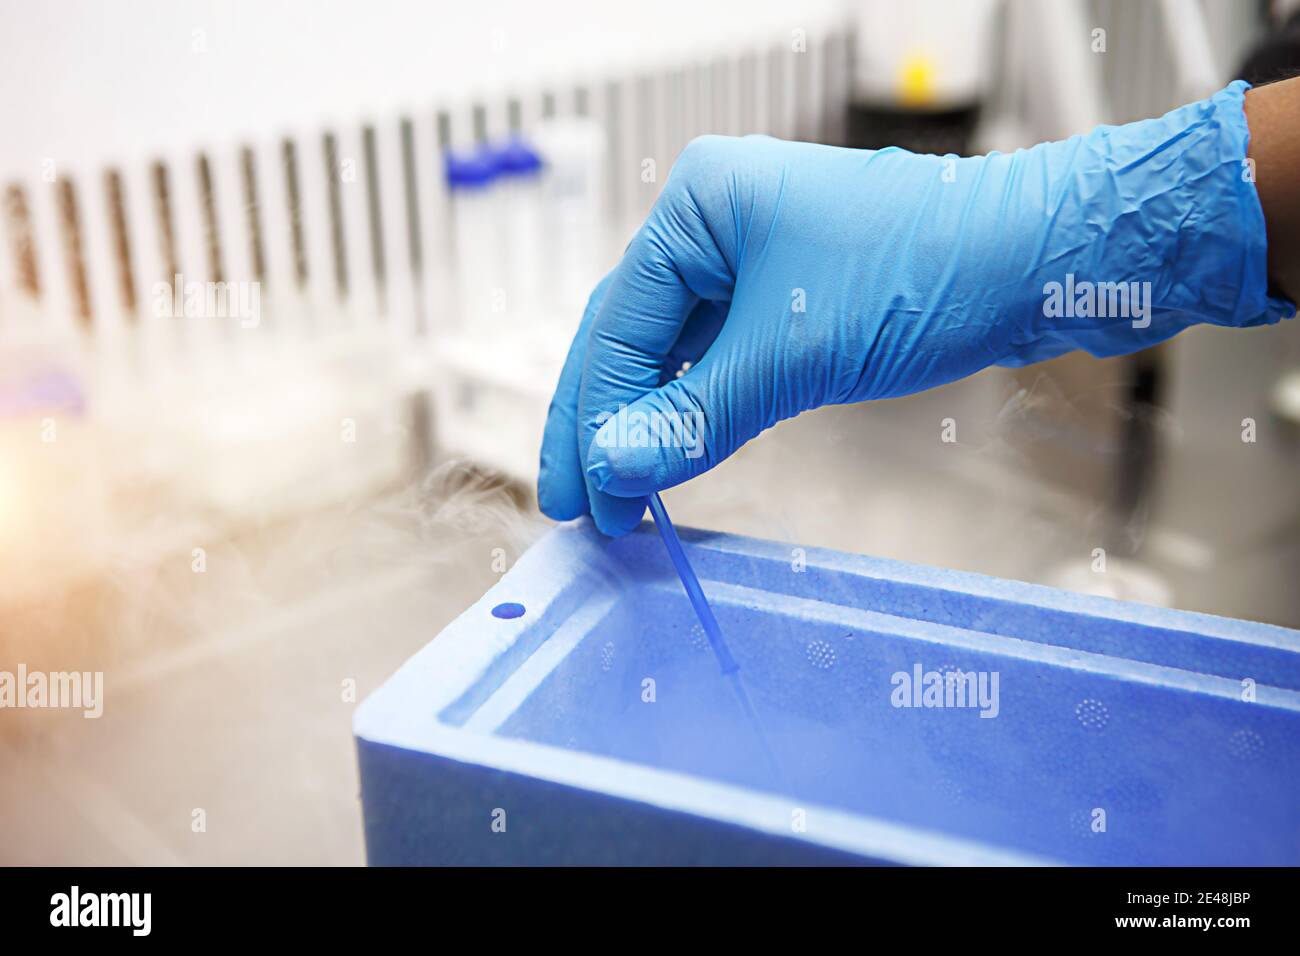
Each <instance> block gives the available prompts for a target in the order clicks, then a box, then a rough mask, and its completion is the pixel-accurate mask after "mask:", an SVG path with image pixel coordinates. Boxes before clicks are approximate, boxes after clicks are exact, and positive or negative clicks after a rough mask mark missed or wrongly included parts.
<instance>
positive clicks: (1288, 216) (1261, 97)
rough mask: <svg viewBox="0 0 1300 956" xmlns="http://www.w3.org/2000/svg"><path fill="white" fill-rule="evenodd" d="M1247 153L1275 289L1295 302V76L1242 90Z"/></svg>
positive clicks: (1298, 198) (1298, 216)
mask: <svg viewBox="0 0 1300 956" xmlns="http://www.w3.org/2000/svg"><path fill="white" fill-rule="evenodd" d="M1245 109H1246V123H1247V124H1248V125H1249V126H1250V149H1249V153H1248V155H1249V157H1250V159H1251V160H1252V161H1253V165H1254V174H1255V188H1256V191H1257V192H1258V193H1259V202H1260V206H1261V207H1263V210H1264V221H1265V223H1266V224H1267V229H1268V274H1269V279H1270V281H1271V282H1272V284H1273V287H1274V289H1275V290H1276V291H1277V292H1280V293H1281V294H1282V295H1284V296H1286V297H1287V298H1288V299H1290V300H1291V301H1292V302H1300V77H1296V78H1293V79H1290V80H1283V81H1282V82H1280V83H1270V84H1268V85H1266V86H1259V87H1255V88H1254V89H1251V90H1250V91H1248V92H1247V93H1246V107H1245Z"/></svg>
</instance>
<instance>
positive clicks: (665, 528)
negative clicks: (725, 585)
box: [646, 491, 740, 674]
mask: <svg viewBox="0 0 1300 956" xmlns="http://www.w3.org/2000/svg"><path fill="white" fill-rule="evenodd" d="M646 500H647V501H648V502H649V503H650V514H652V515H654V519H655V525H656V526H657V527H658V528H659V535H660V537H662V538H663V539H664V547H666V548H667V549H668V557H670V558H671V559H672V562H673V567H675V568H676V569H677V576H678V577H679V578H681V579H682V586H683V587H685V588H686V596H687V597H688V598H690V599H691V606H692V607H694V608H695V614H696V616H697V617H698V618H699V619H700V626H701V627H703V628H704V635H705V637H707V638H708V639H709V646H710V647H712V648H713V654H714V656H715V657H717V659H718V666H719V667H721V668H722V673H724V674H732V673H735V672H736V671H738V670H740V665H739V664H737V663H736V659H735V658H734V657H732V656H731V650H730V649H729V648H728V647H727V642H726V641H724V640H723V639H722V629H721V628H719V627H718V619H717V618H715V617H714V616H713V608H711V607H709V602H708V601H707V600H706V599H705V597H704V589H703V588H701V587H700V579H699V578H697V577H696V576H695V571H694V569H693V568H692V567H691V564H690V562H689V561H687V560H686V552H685V551H683V550H682V542H681V539H680V538H678V537H677V529H676V528H674V527H673V523H672V521H671V520H669V518H668V511H667V509H666V508H664V503H663V500H662V499H660V497H659V492H657V491H656V492H655V493H654V494H652V495H649V496H648V497H647V498H646Z"/></svg>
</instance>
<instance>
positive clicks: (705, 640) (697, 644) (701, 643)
mask: <svg viewBox="0 0 1300 956" xmlns="http://www.w3.org/2000/svg"><path fill="white" fill-rule="evenodd" d="M691 647H693V648H695V649H696V650H697V651H707V650H708V649H709V637H708V635H707V634H705V633H704V628H703V627H701V626H700V625H699V624H692V625H691Z"/></svg>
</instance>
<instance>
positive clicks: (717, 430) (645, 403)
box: [586, 360, 761, 498]
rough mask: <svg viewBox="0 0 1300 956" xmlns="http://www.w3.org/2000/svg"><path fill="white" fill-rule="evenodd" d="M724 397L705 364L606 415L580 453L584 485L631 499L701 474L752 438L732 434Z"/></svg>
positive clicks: (719, 380) (723, 387) (721, 381)
mask: <svg viewBox="0 0 1300 956" xmlns="http://www.w3.org/2000/svg"><path fill="white" fill-rule="evenodd" d="M730 392H731V386H730V383H729V381H728V376H727V375H725V374H722V373H721V370H720V369H719V368H718V366H717V365H716V363H711V362H709V361H707V360H706V361H704V362H703V363H701V364H700V365H697V366H696V367H695V368H692V369H691V370H690V371H688V372H687V373H686V374H685V375H683V376H682V377H681V378H679V379H675V380H673V381H671V382H669V383H668V384H666V385H663V386H661V387H660V388H657V389H655V390H654V391H653V392H649V393H647V394H646V395H643V396H642V397H641V398H639V399H637V400H636V401H635V402H633V403H632V404H631V405H626V406H623V407H621V408H619V409H618V411H616V412H613V413H610V414H608V415H607V417H606V419H605V421H604V423H603V424H602V425H601V426H600V428H599V429H598V430H597V431H596V435H595V437H594V438H592V441H591V445H590V447H589V448H588V449H587V458H586V461H587V475H588V477H589V478H590V479H591V481H592V483H593V484H594V485H595V486H596V487H597V488H599V489H600V490H601V491H604V492H607V493H608V494H611V495H617V496H619V497H623V498H632V497H639V496H641V495H648V494H650V493H651V492H654V491H662V490H663V489H664V488H671V487H672V486H673V485H679V484H681V483H682V482H683V481H686V480H687V479H689V478H693V477H695V476H696V475H699V474H703V473H704V472H706V471H708V470H709V469H710V468H712V467H713V466H714V465H716V464H717V463H718V462H720V461H722V460H723V459H724V458H726V457H727V456H728V455H730V454H731V453H732V452H733V451H735V450H736V449H737V448H738V447H740V445H742V444H744V443H745V442H746V441H748V440H749V439H750V438H752V437H753V435H752V434H741V433H740V431H739V430H738V429H737V428H736V427H734V425H733V422H734V421H735V417H734V416H735V414H736V412H737V411H738V409H737V407H736V405H735V403H734V401H733V399H732V397H731V395H730ZM759 430H761V429H759ZM755 434H757V431H755Z"/></svg>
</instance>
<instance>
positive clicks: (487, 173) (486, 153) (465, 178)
mask: <svg viewBox="0 0 1300 956" xmlns="http://www.w3.org/2000/svg"><path fill="white" fill-rule="evenodd" d="M443 162H444V164H445V169H446V173H447V187H448V188H449V189H451V190H452V191H453V192H456V191H458V190H463V189H483V188H485V187H487V186H490V185H492V181H493V180H494V179H496V178H497V176H499V175H500V174H501V164H500V163H499V162H498V161H497V158H496V155H495V153H494V152H493V151H492V150H490V149H488V148H487V147H484V146H480V147H477V148H475V149H473V150H461V151H457V150H450V149H449V150H447V152H446V154H445V156H444V157H443Z"/></svg>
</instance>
